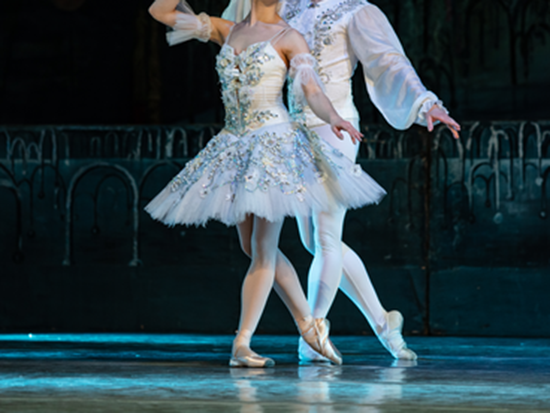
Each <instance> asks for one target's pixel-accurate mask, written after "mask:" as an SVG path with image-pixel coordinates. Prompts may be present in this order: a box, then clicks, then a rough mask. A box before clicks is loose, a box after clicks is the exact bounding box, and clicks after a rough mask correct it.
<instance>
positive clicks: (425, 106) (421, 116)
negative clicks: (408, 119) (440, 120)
mask: <svg viewBox="0 0 550 413" xmlns="http://www.w3.org/2000/svg"><path fill="white" fill-rule="evenodd" d="M430 93H431V92H430ZM432 95H433V97H432V96H430V97H428V98H426V99H425V100H424V102H422V104H421V105H420V110H419V111H418V116H417V117H416V120H415V122H414V123H416V124H418V125H422V126H427V124H428V122H427V121H426V115H427V114H428V112H429V110H430V109H431V108H432V107H433V106H434V105H437V106H439V107H440V108H441V109H443V110H444V111H445V113H447V114H448V113H449V111H448V110H447V108H446V107H445V106H444V105H443V102H442V101H441V100H440V99H438V98H437V96H435V95H434V94H433V93H432ZM434 97H435V99H434ZM436 123H437V122H436ZM436 123H434V124H436Z"/></svg>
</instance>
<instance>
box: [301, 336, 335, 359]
mask: <svg viewBox="0 0 550 413" xmlns="http://www.w3.org/2000/svg"><path fill="white" fill-rule="evenodd" d="M298 358H299V359H300V361H302V362H304V363H330V360H329V359H327V358H326V357H323V356H321V355H320V354H319V353H317V352H316V351H315V350H313V349H312V348H311V347H310V345H309V344H307V343H306V341H305V340H304V339H303V338H302V337H300V339H299V340H298Z"/></svg>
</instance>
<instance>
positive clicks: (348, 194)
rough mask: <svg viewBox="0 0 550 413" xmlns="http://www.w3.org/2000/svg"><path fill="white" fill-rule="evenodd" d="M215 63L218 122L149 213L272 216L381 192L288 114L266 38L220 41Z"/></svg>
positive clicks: (368, 198) (174, 219)
mask: <svg viewBox="0 0 550 413" xmlns="http://www.w3.org/2000/svg"><path fill="white" fill-rule="evenodd" d="M216 69H217V71H218V73H219V76H220V80H221V85H222V98H223V101H224V105H225V109H226V119H225V127H224V129H223V130H222V131H221V132H220V133H219V134H218V135H216V136H215V137H214V138H212V140H210V142H209V143H208V144H207V145H206V147H205V148H204V149H203V150H202V151H200V152H199V154H198V155H197V156H196V157H195V158H194V159H192V160H191V161H189V162H188V163H187V164H186V166H185V168H184V169H183V170H182V171H181V172H180V173H179V174H178V175H177V176H176V177H174V179H173V180H172V181H171V182H170V183H169V184H168V185H167V186H166V187H165V188H164V189H163V190H162V191H161V192H160V193H159V194H158V195H157V196H156V197H155V198H154V199H153V200H152V201H151V202H150V203H149V204H148V205H147V206H146V208H145V209H146V211H147V212H149V213H150V214H151V216H152V217H153V218H155V219H157V220H160V221H162V222H163V223H165V224H167V225H176V224H185V225H193V224H194V225H203V224H205V223H206V222H207V221H208V220H210V219H215V220H218V221H221V222H223V223H224V224H226V225H235V224H237V223H239V222H241V221H243V220H244V219H245V218H246V215H247V214H254V215H256V216H258V217H262V218H265V219H267V220H269V221H273V222H274V221H280V220H282V219H283V218H284V217H287V216H298V215H311V213H312V211H313V210H316V211H321V210H325V209H328V208H329V207H330V206H331V204H332V203H333V202H338V203H340V204H342V205H343V206H345V207H348V208H350V207H351V208H353V207H360V206H363V205H366V204H370V203H376V202H378V201H379V200H380V199H381V198H382V197H383V196H384V195H385V191H384V190H383V189H382V188H381V187H380V186H379V185H378V184H377V183H376V182H375V181H374V180H373V179H372V178H371V177H370V176H369V175H367V174H366V173H364V172H363V171H362V170H361V167H360V166H359V165H355V164H353V163H352V162H351V161H350V160H349V159H348V158H346V157H345V156H343V154H342V153H341V152H339V151H337V150H334V149H333V148H332V147H330V146H329V145H328V144H326V143H325V142H324V141H322V140H321V139H320V138H319V137H318V136H317V135H315V134H313V133H312V132H310V131H309V130H307V129H305V128H304V127H303V126H301V125H299V124H298V123H295V122H293V121H292V120H291V119H290V116H289V114H288V111H287V109H286V107H285V106H284V104H283V98H282V88H283V84H284V82H285V77H286V74H287V68H286V65H285V63H284V62H283V61H282V59H281V57H280V56H279V54H278V53H277V51H276V50H275V49H274V47H273V46H272V44H271V42H270V41H265V42H259V43H255V44H252V45H250V46H249V47H248V48H246V49H245V50H244V51H243V52H241V53H240V54H238V55H236V54H235V51H234V50H233V48H232V47H231V46H229V45H227V44H225V45H224V46H223V47H222V49H221V51H220V54H219V55H218V58H217V64H216Z"/></svg>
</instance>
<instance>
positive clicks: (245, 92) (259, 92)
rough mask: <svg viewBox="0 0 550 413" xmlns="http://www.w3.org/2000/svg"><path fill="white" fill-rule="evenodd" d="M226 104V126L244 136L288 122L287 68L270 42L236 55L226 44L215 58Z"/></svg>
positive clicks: (254, 45)
mask: <svg viewBox="0 0 550 413" xmlns="http://www.w3.org/2000/svg"><path fill="white" fill-rule="evenodd" d="M216 70H217V71H218V74H219V76H220V82H221V86H222V99H223V103H224V106H225V129H226V130H228V131H229V132H231V133H234V134H236V135H243V134H245V133H247V132H250V131H252V130H255V129H258V128H261V127H263V126H266V125H268V124H278V123H284V122H289V121H290V117H289V115H288V112H287V109H286V107H285V105H284V103H283V96H282V89H283V85H284V83H285V78H286V74H287V68H286V65H285V63H284V62H283V60H282V59H281V57H280V56H279V54H278V53H277V51H276V50H275V49H274V47H273V46H272V45H271V43H270V42H269V41H266V42H259V43H254V44H252V45H250V46H249V47H248V48H246V49H245V50H244V51H242V52H241V53H239V54H238V55H237V54H235V50H234V49H233V48H232V47H231V46H229V45H228V44H225V45H224V46H223V47H222V49H221V51H220V53H219V55H218V57H217V61H216Z"/></svg>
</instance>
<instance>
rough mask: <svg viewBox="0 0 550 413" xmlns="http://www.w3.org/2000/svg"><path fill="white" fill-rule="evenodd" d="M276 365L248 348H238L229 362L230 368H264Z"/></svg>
mask: <svg viewBox="0 0 550 413" xmlns="http://www.w3.org/2000/svg"><path fill="white" fill-rule="evenodd" d="M274 365H275V362H274V361H273V360H272V359H270V358H268V357H262V356H260V355H259V354H257V353H255V352H254V351H252V350H251V349H250V348H249V347H247V346H240V347H237V349H236V350H235V352H234V353H233V355H232V356H231V359H230V360H229V366H230V367H251V368H263V367H273V366H274Z"/></svg>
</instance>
